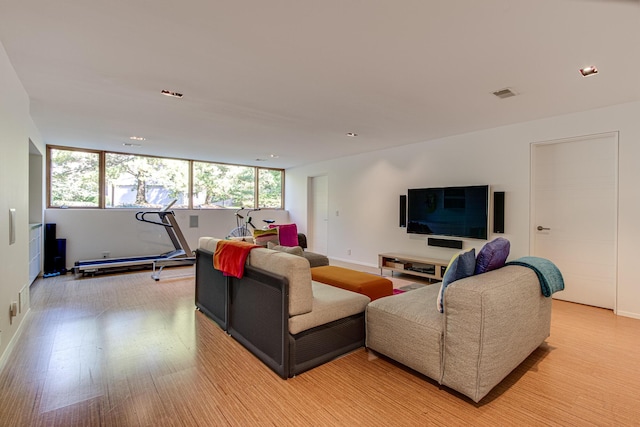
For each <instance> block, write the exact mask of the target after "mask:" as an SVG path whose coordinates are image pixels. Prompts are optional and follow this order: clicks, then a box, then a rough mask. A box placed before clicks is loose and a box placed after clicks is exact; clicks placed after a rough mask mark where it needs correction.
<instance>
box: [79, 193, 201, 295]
mask: <svg viewBox="0 0 640 427" xmlns="http://www.w3.org/2000/svg"><path fill="white" fill-rule="evenodd" d="M176 201H177V199H174V200H172V201H171V202H170V203H169V204H168V205H167V206H165V207H163V208H162V209H160V210H159V211H155V212H154V211H141V212H137V213H136V219H137V220H138V221H141V222H147V223H149V224H154V225H159V226H162V227H164V229H165V230H166V231H167V234H168V235H169V239H171V243H173V247H174V248H175V249H174V250H172V251H169V252H165V253H163V254H159V255H144V256H132V257H123V258H101V259H91V260H85V261H76V263H75V266H74V268H73V270H74V273H75V274H82V275H83V276H86V275H91V276H94V275H96V274H99V273H103V272H111V273H115V272H121V271H131V270H139V269H142V268H152V269H153V273H152V274H151V277H152V278H153V279H154V280H155V281H156V282H157V281H159V280H160V274H161V273H162V269H163V268H164V267H169V266H183V265H194V264H195V262H196V257H195V255H194V254H193V252H192V251H191V249H190V248H189V244H188V243H187V240H186V239H185V238H184V235H183V234H182V230H180V226H179V225H178V221H176V217H175V214H174V213H173V211H170V210H169V209H170V208H171V206H173V205H174V203H176ZM149 215H154V216H155V215H158V220H150V219H147V218H145V217H146V216H149Z"/></svg>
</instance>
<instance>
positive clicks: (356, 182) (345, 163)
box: [285, 103, 640, 318]
mask: <svg viewBox="0 0 640 427" xmlns="http://www.w3.org/2000/svg"><path fill="white" fill-rule="evenodd" d="M639 117H640V103H630V104H623V105H617V106H612V107H608V108H603V109H598V110H592V111H586V112H582V113H576V114H570V115H566V116H559V117H553V118H548V119H543V120H537V121H532V122H527V123H521V124H517V125H512V126H506V127H501V128H494V129H489V130H484V131H479V132H474V133H469V134H465V135H459V136H454V137H449V138H443V139H438V140H432V141H427V142H423V143H419V144H413V145H408V146H404V147H400V148H394V149H390V150H384V151H377V152H373V153H367V154H362V155H358V156H352V157H349V158H343V159H338V160H333V161H327V162H321V163H316V164H312V165H307V166H303V167H299V168H293V169H290V170H287V173H286V186H285V188H286V194H285V200H286V205H287V206H286V208H287V209H288V210H289V212H290V215H291V220H292V222H296V223H297V224H299V227H300V228H301V229H302V230H303V231H305V230H306V227H307V220H308V218H307V215H308V212H307V181H308V178H309V177H313V176H318V175H324V174H326V175H327V176H328V180H329V212H330V215H329V232H328V233H329V235H328V242H329V247H328V255H329V257H330V258H333V259H340V260H347V261H350V262H355V263H361V264H366V265H377V254H378V253H380V252H392V251H393V252H406V253H413V254H418V255H424V256H432V257H437V258H442V259H449V258H450V257H451V255H452V254H453V253H455V251H452V250H448V249H442V248H432V247H427V246H426V238H425V237H424V236H415V235H409V234H407V233H406V232H405V229H402V228H400V227H398V198H399V195H401V194H406V191H407V189H408V188H418V187H435V186H452V185H471V184H489V185H491V187H492V190H493V191H504V192H505V193H506V197H505V217H506V218H505V231H506V233H505V234H504V235H503V236H504V237H505V238H507V239H509V240H510V241H511V257H510V258H511V259H513V258H517V257H520V256H524V255H528V254H529V241H530V229H531V225H530V224H529V193H530V191H529V177H530V144H531V143H533V142H539V141H548V140H556V139H561V138H569V137H574V136H581V135H590V134H597V133H604V132H610V131H619V153H620V163H619V236H618V304H617V312H618V314H621V315H625V316H631V317H638V318H640V263H638V262H637V260H635V256H636V254H637V242H638V241H640V220H639V218H640V197H638V195H639V194H638V193H639V190H638V185H640V184H639V183H640V168H639V167H638V162H640V120H638V118H639ZM336 211H339V216H336ZM494 237H497V236H496V235H490V236H489V239H492V238H494ZM483 244H484V241H481V240H473V239H469V240H465V248H470V247H476V249H479V248H481V247H482V245H483ZM348 249H351V255H350V256H348V255H347V250H348Z"/></svg>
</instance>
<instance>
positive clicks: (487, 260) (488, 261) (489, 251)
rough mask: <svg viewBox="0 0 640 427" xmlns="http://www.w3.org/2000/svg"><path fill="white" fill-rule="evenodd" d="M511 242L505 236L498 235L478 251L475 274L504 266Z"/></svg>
mask: <svg viewBox="0 0 640 427" xmlns="http://www.w3.org/2000/svg"><path fill="white" fill-rule="evenodd" d="M510 249H511V244H510V243H509V241H508V240H507V239H505V238H502V237H498V238H497V239H494V240H492V241H490V242H489V243H487V244H486V245H484V246H483V247H482V249H480V252H478V259H477V260H476V272H475V274H482V273H486V272H487V271H491V270H496V269H498V268H501V267H503V266H504V263H505V261H506V260H507V257H508V256H509V250H510Z"/></svg>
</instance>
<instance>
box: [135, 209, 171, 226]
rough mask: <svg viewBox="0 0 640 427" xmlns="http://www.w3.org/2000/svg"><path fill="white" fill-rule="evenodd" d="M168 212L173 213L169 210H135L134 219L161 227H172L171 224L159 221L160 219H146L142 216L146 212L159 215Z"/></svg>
mask: <svg viewBox="0 0 640 427" xmlns="http://www.w3.org/2000/svg"><path fill="white" fill-rule="evenodd" d="M168 213H170V214H172V215H173V214H174V213H173V212H171V211H170V212H155V211H140V212H136V219H137V220H138V221H142V222H148V223H149V224H155V225H162V226H163V227H172V228H173V225H171V224H168V223H165V222H160V221H151V220H148V219H145V218H144V216H145V215H146V214H157V215H160V217H163V216H164V215H166V214H168Z"/></svg>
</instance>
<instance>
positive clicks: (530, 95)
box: [0, 0, 640, 168]
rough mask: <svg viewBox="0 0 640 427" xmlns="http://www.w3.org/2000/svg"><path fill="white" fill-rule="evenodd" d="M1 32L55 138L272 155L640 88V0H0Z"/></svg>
mask: <svg viewBox="0 0 640 427" xmlns="http://www.w3.org/2000/svg"><path fill="white" fill-rule="evenodd" d="M0 41H1V42H2V44H3V45H4V47H5V49H6V51H7V54H8V55H9V58H10V60H11V62H12V64H13V66H14V67H15V70H16V72H17V74H18V76H19V78H20V80H21V81H22V83H23V85H24V87H25V89H26V91H27V92H28V94H29V96H30V98H31V115H32V117H33V119H34V121H35V124H36V126H37V127H38V129H39V130H40V131H41V133H42V136H43V138H44V141H45V142H46V143H47V144H55V145H66V146H73V147H84V148H100V149H106V150H112V151H122V152H135V153H143V154H155V155H162V156H171V157H183V158H194V159H202V160H216V161H223V162H229V163H241V164H252V165H254V164H259V165H262V166H267V167H282V168H286V167H292V166H296V165H302V164H307V163H311V162H315V161H319V160H324V159H332V158H338V157H342V156H348V155H352V154H355V153H361V152H366V151H372V150H378V149H382V148H388V147H393V146H399V145H405V144H410V143H414V142H419V141H426V140H430V139H434V138H439V137H443V136H449V135H454V134H460V133H466V132H470V131H476V130H480V129H486V128H492V127H497V126H501V125H506V124H511V123H517V122H523V121H528V120H533V119H538V118H543V117H549V116H555V115H559V114H564V113H570V112H576V111H583V110H588V109H593V108H598V107H603V106H607V105H613V104H619V103H625V102H631V101H638V100H640V84H639V79H638V71H639V70H640V52H639V46H640V0H529V1H524V0H483V1H478V0H449V1H445V0H441V1H435V0H395V1H392V0H321V1H318V0H269V1H265V0H245V1H242V0H237V1H220V0H184V1H180V2H178V1H168V0H91V1H82V0H75V1H72V0H68V1H50V0H29V1H26V0H0ZM587 65H596V66H597V67H598V69H599V70H600V73H599V74H597V75H595V76H592V77H587V78H584V77H582V76H581V75H580V74H579V72H578V69H579V68H581V67H584V66H587ZM505 87H510V88H512V90H513V91H515V92H516V93H518V96H516V97H512V98H508V99H504V100H500V99H498V98H496V97H495V96H493V95H492V92H493V91H496V90H498V89H502V88H505ZM163 89H168V90H171V91H176V92H180V93H183V94H184V98H182V99H174V98H168V97H165V96H162V95H161V94H160V91H161V90H163ZM347 132H356V133H358V134H359V136H358V137H357V138H349V137H347V136H346V133H347ZM133 135H136V136H143V137H145V138H146V141H144V142H142V147H138V148H129V147H124V146H123V145H122V144H123V143H125V142H132V141H129V137H130V136H133ZM270 154H277V155H279V158H276V159H271V158H269V155H270ZM257 158H269V160H268V161H265V162H256V161H255V160H256V159H257Z"/></svg>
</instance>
